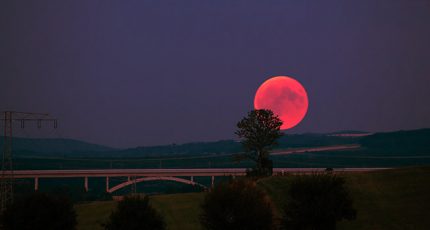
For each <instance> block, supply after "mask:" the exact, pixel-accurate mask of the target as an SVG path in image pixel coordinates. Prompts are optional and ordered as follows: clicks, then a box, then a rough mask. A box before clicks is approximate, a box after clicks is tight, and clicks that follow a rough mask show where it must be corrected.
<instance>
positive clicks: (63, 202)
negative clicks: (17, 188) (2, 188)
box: [1, 192, 77, 230]
mask: <svg viewBox="0 0 430 230" xmlns="http://www.w3.org/2000/svg"><path fill="white" fill-rule="evenodd" d="M1 219H2V224H3V228H4V229H10V230H12V229H14V230H15V229H20V230H27V229H28V230H30V229H31V230H37V229H44V230H51V229H52V230H58V229H61V230H72V229H75V228H76V224H77V222H76V212H75V210H74V209H73V204H72V202H70V200H69V199H68V198H67V197H64V196H54V195H48V194H45V193H39V192H36V193H32V194H29V195H26V196H24V197H16V198H15V201H14V202H13V204H11V205H10V206H9V207H7V209H6V210H5V212H4V213H3V215H2V217H1Z"/></svg>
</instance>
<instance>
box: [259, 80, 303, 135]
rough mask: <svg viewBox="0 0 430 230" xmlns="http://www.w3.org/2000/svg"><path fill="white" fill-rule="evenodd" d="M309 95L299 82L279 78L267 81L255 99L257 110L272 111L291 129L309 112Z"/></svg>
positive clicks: (282, 127) (283, 127)
mask: <svg viewBox="0 0 430 230" xmlns="http://www.w3.org/2000/svg"><path fill="white" fill-rule="evenodd" d="M308 105H309V102H308V94H307V93H306V90H305V88H304V87H303V86H302V84H300V82H298V81H297V80H295V79H293V78H291V77H287V76H277V77H272V78H270V79H268V80H266V81H265V82H264V83H263V84H261V86H260V87H259V88H258V90H257V92H256V93H255V98H254V108H255V109H270V110H272V111H273V113H274V114H275V115H278V116H279V118H280V119H281V120H282V122H283V124H282V126H281V129H290V128H293V127H294V126H296V125H297V124H299V123H300V122H301V121H302V120H303V118H304V117H305V115H306V112H307V111H308Z"/></svg>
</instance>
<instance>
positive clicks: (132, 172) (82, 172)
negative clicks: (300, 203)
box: [0, 168, 388, 178]
mask: <svg viewBox="0 0 430 230" xmlns="http://www.w3.org/2000/svg"><path fill="white" fill-rule="evenodd" d="M384 169H388V168H335V169H333V171H335V172H368V171H375V170H384ZM324 170H325V168H274V169H273V173H274V174H276V173H312V172H322V171H324ZM245 174H246V168H196V169H171V168H169V169H79V170H15V171H14V172H13V177H14V178H35V177H39V178H65V177H122V176H148V177H149V176H150V177H154V176H175V177H177V176H243V175H245ZM10 176H11V172H10V171H5V172H3V174H2V175H0V178H3V177H10Z"/></svg>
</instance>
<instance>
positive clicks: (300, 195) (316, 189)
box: [284, 173, 356, 230]
mask: <svg viewBox="0 0 430 230" xmlns="http://www.w3.org/2000/svg"><path fill="white" fill-rule="evenodd" d="M288 197H289V201H288V202H287V204H286V206H285V209H284V213H285V216H284V227H285V228H286V229H294V230H307V229H318V230H333V229H336V222H337V221H340V220H342V219H347V220H352V219H355V217H356V211H355V209H354V208H353V206H352V199H351V197H350V195H349V192H348V190H347V187H346V185H345V180H344V179H343V178H341V177H339V176H336V175H334V174H331V173H327V174H313V175H308V176H306V175H302V176H296V177H295V178H294V179H293V182H292V183H291V187H290V190H289V194H288Z"/></svg>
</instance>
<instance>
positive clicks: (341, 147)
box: [270, 144, 361, 155]
mask: <svg viewBox="0 0 430 230" xmlns="http://www.w3.org/2000/svg"><path fill="white" fill-rule="evenodd" d="M360 147H361V146H360V145H358V144H353V145H331V146H321V147H311V148H294V149H287V150H277V151H274V152H272V153H271V154H270V155H288V154H295V153H306V152H323V151H339V150H352V149H358V148H360Z"/></svg>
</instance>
